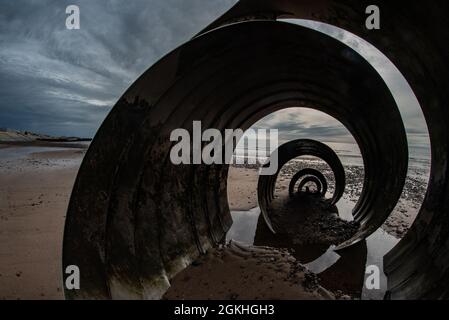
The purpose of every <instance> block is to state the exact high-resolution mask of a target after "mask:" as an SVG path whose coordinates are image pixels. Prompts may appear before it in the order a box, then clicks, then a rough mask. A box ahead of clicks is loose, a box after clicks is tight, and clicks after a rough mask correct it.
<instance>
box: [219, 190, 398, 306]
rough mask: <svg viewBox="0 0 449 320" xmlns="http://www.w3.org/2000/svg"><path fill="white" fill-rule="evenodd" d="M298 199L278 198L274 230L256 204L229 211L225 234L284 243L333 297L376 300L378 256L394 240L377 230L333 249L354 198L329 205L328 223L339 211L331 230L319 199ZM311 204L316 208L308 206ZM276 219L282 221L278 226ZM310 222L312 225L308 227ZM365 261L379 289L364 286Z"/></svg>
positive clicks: (274, 244)
mask: <svg viewBox="0 0 449 320" xmlns="http://www.w3.org/2000/svg"><path fill="white" fill-rule="evenodd" d="M310 196H311V195H306V197H310ZM296 200H298V199H296ZM301 200H302V201H300V203H298V202H295V203H294V204H292V205H290V206H289V205H285V203H284V206H283V208H284V209H282V210H276V212H279V211H280V212H283V214H280V217H278V218H277V219H276V218H275V217H274V218H273V221H274V223H277V230H281V231H280V232H277V233H276V234H273V233H271V232H270V231H269V230H268V228H267V227H266V225H265V223H264V221H263V218H262V216H261V215H260V210H259V208H253V209H252V210H249V211H233V212H231V214H232V217H233V220H234V223H233V226H232V228H231V230H229V232H228V234H227V241H229V240H231V239H233V240H236V241H239V242H242V243H246V244H250V245H256V246H267V247H274V248H287V249H289V252H290V253H291V254H292V256H293V257H295V258H296V259H297V261H298V262H300V263H302V264H303V265H305V266H306V267H307V268H308V269H309V270H310V271H312V272H314V273H316V274H318V276H319V278H320V284H321V285H322V286H323V287H325V288H327V289H329V290H331V291H333V292H334V293H335V294H336V296H337V297H338V296H339V295H349V296H350V297H352V298H356V299H382V298H383V296H384V294H385V290H386V277H385V275H384V274H383V271H382V270H383V265H382V259H383V256H384V255H385V253H386V252H388V251H389V250H390V249H391V248H392V247H393V246H394V245H395V244H396V243H397V242H398V241H399V240H398V239H396V238H394V237H393V236H390V235H389V234H387V233H386V232H385V231H383V230H382V229H379V230H377V231H376V232H375V233H374V234H373V235H372V236H370V237H369V238H368V239H367V240H366V241H363V242H361V243H359V244H358V245H356V246H353V247H351V248H349V249H345V250H342V251H339V252H338V253H337V252H335V251H334V250H333V247H334V246H335V245H336V244H338V242H339V241H340V240H341V239H342V237H343V238H344V237H345V236H348V235H347V234H345V232H343V233H342V232H341V228H343V230H351V228H350V225H346V224H345V222H346V223H350V222H351V220H352V215H351V210H352V207H353V206H354V203H353V202H351V201H349V200H346V199H342V200H341V201H340V202H339V204H338V205H337V208H336V207H332V208H330V209H329V210H327V211H326V212H327V213H325V214H327V215H329V218H330V219H332V220H333V222H335V221H337V220H334V219H335V216H332V215H335V214H338V215H339V218H338V221H337V222H338V223H337V229H335V224H334V223H332V224H327V223H326V220H327V219H328V218H327V217H326V216H324V219H323V216H322V215H321V214H322V213H323V211H322V210H323V207H320V206H316V203H315V201H320V200H319V199H308V200H307V198H306V201H304V198H302V199H301ZM284 201H287V200H285V199H284ZM308 204H309V205H308ZM285 208H287V210H285ZM313 208H318V209H319V210H315V211H314V210H313ZM318 211H320V212H321V214H319V213H318ZM304 215H305V216H304ZM313 215H315V217H313ZM282 224H285V225H284V226H283V227H282ZM314 226H316V227H317V229H316V228H315V229H314V228H313V227H314ZM348 227H349V229H348ZM311 228H312V229H311ZM339 228H340V230H339ZM368 265H376V266H377V267H378V268H379V270H380V272H381V274H380V276H381V277H380V285H381V287H380V289H379V290H376V289H372V290H368V289H367V288H366V287H365V286H364V284H365V279H366V277H367V275H366V274H365V268H366V266H368Z"/></svg>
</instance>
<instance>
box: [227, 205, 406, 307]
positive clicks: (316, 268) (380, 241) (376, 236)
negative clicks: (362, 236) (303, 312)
mask: <svg viewBox="0 0 449 320" xmlns="http://www.w3.org/2000/svg"><path fill="white" fill-rule="evenodd" d="M354 205H355V204H354V202H351V201H349V200H347V199H341V200H340V201H339V203H338V204H337V208H338V209H339V214H340V217H341V218H342V219H344V220H347V221H351V220H352V208H353V207H354ZM259 215H260V209H259V208H258V207H257V208H254V209H251V210H249V211H231V216H232V219H233V221H234V223H233V224H232V227H231V229H230V230H229V232H228V234H227V235H226V240H227V241H229V240H231V239H233V240H236V241H239V242H242V243H245V244H248V245H253V244H254V238H255V234H256V230H257V223H258V219H259ZM398 241H399V239H397V238H395V237H393V236H391V235H389V234H388V233H387V232H385V231H384V230H382V229H379V230H377V231H376V232H375V233H373V234H372V235H371V236H370V237H368V238H367V239H366V247H367V250H366V252H367V253H366V264H365V268H366V267H367V266H369V265H375V266H377V267H378V268H379V271H380V289H372V290H368V289H367V288H366V286H365V285H363V287H362V290H361V291H362V295H361V299H363V300H373V299H374V300H377V299H383V297H384V295H385V292H386V287H387V278H386V276H385V274H384V273H383V256H384V255H385V254H386V253H387V252H388V251H390V250H391V249H392V248H393V247H394V246H395V245H396V244H397V243H398ZM359 258H364V257H359ZM341 259H342V258H341V256H340V255H339V254H338V253H336V252H334V251H333V247H330V248H328V249H327V250H326V252H325V253H323V254H322V255H321V256H319V257H318V258H317V259H315V260H313V261H312V262H309V263H307V264H305V266H306V267H307V268H308V269H309V270H310V271H312V272H314V273H321V272H324V271H326V270H331V268H332V267H333V266H335V265H336V263H337V262H338V261H340V260H341ZM350 259H352V258H350ZM362 261H363V260H362ZM340 263H341V264H344V262H343V261H340ZM362 268H363V267H362ZM361 271H363V272H364V270H361ZM368 276H369V275H367V274H365V277H364V279H365V281H366V278H367V277H368ZM365 281H363V284H365Z"/></svg>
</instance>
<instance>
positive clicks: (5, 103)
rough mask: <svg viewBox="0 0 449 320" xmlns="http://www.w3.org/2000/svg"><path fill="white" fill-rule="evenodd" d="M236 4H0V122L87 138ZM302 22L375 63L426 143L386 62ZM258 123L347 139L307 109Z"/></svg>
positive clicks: (196, 0)
mask: <svg viewBox="0 0 449 320" xmlns="http://www.w3.org/2000/svg"><path fill="white" fill-rule="evenodd" d="M236 2H237V1H236V0H132V1H122V0H109V1H107V0H96V1H95V0H84V1H79V0H78V1H76V0H71V1H63V0H28V1H25V0H2V1H0V127H7V128H13V129H19V130H29V131H35V132H40V133H48V134H53V135H76V136H82V137H92V136H93V135H94V134H95V132H96V130H97V129H98V127H99V125H100V124H101V122H102V120H103V119H104V118H105V116H106V115H107V113H108V112H109V110H110V109H111V107H112V106H113V105H114V104H115V102H116V101H117V100H118V98H119V97H120V96H121V95H122V94H123V93H124V91H125V90H126V88H128V87H129V86H130V85H131V84H132V83H133V81H134V80H135V79H136V78H137V77H138V76H139V75H140V74H142V73H143V72H144V71H145V70H146V69H148V68H149V67H150V66H151V65H152V64H153V63H155V62H156V61H157V60H158V59H159V58H161V57H162V56H163V55H165V54H166V53H168V52H169V51H171V50H172V49H174V48H175V47H177V46H178V45H180V44H182V43H183V42H185V41H186V40H188V39H189V38H191V37H192V36H193V35H195V34H196V33H197V32H199V31H200V30H201V29H203V28H204V27H205V26H206V25H208V24H209V23H210V22H212V21H213V20H215V19H216V18H217V17H219V16H220V15H221V14H222V13H224V12H225V11H226V10H227V9H229V8H230V7H231V6H232V5H233V4H234V3H236ZM69 4H76V5H78V6H79V7H80V11H81V29H80V30H67V29H66V27H65V20H66V17H67V15H66V14H65V9H66V7H67V5H69ZM187 17H189V18H187ZM302 24H304V22H302ZM306 24H307V25H308V26H311V27H314V28H318V29H320V30H322V31H325V32H326V33H328V34H330V35H332V36H334V37H336V38H337V39H339V40H342V41H344V42H346V43H348V44H349V45H351V46H352V47H354V48H355V49H356V50H358V51H359V52H360V53H362V55H364V56H365V57H366V58H367V59H368V60H369V61H370V62H372V63H373V64H377V67H378V71H379V72H380V73H381V74H382V75H383V76H384V78H385V80H386V82H387V84H389V86H390V88H391V89H392V91H393V94H394V95H395V98H396V101H397V102H398V105H399V107H400V109H401V112H402V115H403V117H404V119H405V123H406V126H407V129H408V132H409V134H410V135H409V138H411V139H412V140H413V141H412V142H415V143H420V144H422V143H424V144H425V143H427V137H426V127H425V124H424V121H423V118H422V114H421V111H420V110H419V105H418V104H417V102H416V99H415V98H414V97H413V95H410V88H409V87H408V85H407V83H406V82H405V81H404V79H403V78H402V76H401V75H400V73H399V72H398V71H397V70H395V68H394V66H392V65H391V64H389V63H388V60H386V59H385V58H384V57H383V56H382V55H381V54H379V53H378V52H376V50H373V49H372V48H370V46H369V45H368V44H366V43H364V42H363V41H361V40H360V39H356V38H355V37H353V36H351V35H348V34H347V33H345V32H343V31H342V30H339V29H335V28H331V27H328V26H325V25H322V24H321V25H317V24H313V25H312V24H310V23H306ZM265 125H266V126H268V127H276V128H279V129H280V132H281V134H283V135H284V136H286V137H288V138H290V136H291V137H293V138H294V137H298V135H299V136H301V137H309V138H319V139H320V140H323V141H334V142H335V141H341V142H349V141H352V139H351V137H350V136H349V134H348V132H347V130H346V129H345V128H344V127H343V126H342V125H340V124H339V123H338V122H337V121H335V120H334V119H332V118H331V117H329V116H327V115H325V114H322V113H320V112H316V111H313V110H307V109H288V110H284V111H281V112H279V113H276V114H273V115H270V116H268V117H267V118H266V119H264V120H263V121H261V122H259V123H258V126H259V127H260V126H265Z"/></svg>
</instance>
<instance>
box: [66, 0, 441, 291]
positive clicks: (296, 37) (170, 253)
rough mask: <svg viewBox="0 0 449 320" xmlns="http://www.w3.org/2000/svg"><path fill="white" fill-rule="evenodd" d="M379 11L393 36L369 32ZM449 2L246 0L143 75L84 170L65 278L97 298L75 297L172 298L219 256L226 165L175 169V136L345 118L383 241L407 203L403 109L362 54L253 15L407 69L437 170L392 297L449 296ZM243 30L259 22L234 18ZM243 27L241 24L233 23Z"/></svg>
mask: <svg viewBox="0 0 449 320" xmlns="http://www.w3.org/2000/svg"><path fill="white" fill-rule="evenodd" d="M370 4H377V5H378V6H379V7H380V9H381V12H382V22H381V23H382V25H381V26H382V27H381V30H376V31H370V30H367V29H366V28H365V19H366V14H365V8H366V7H367V6H368V5H370ZM447 12H449V3H448V2H446V1H435V2H434V1H432V2H408V1H407V2H405V1H394V2H393V1H375V3H372V2H371V1H370V2H368V1H359V0H347V1H337V0H334V1H332V0H327V1H324V0H323V1H301V0H297V1H294V0H290V1H289V0H282V1H274V0H271V1H269V0H257V1H256V0H242V1H240V2H239V3H238V4H237V5H236V6H235V7H234V8H233V9H231V10H230V11H229V12H228V13H227V14H225V15H224V16H223V17H222V18H220V19H218V20H217V21H216V22H215V23H213V24H212V25H211V26H209V27H208V28H207V29H206V30H205V31H207V32H204V33H203V34H201V35H198V36H197V37H195V38H194V39H192V40H191V41H189V42H187V43H186V44H184V45H183V46H181V47H180V48H178V49H176V50H175V51H173V52H172V53H170V54H169V55H167V56H166V57H164V58H163V59H161V60H160V61H159V62H158V63H157V64H156V65H154V66H153V67H151V68H150V69H149V70H148V71H147V72H146V73H144V74H143V75H142V76H141V77H140V78H139V79H138V80H137V81H136V82H135V83H134V84H133V85H132V86H131V88H130V89H129V90H128V91H127V92H126V93H125V94H124V96H123V97H122V98H121V99H120V101H119V102H118V103H117V105H116V106H115V107H114V109H113V110H112V112H111V113H110V114H109V115H108V117H107V119H106V120H105V122H104V123H103V125H102V127H101V128H100V130H99V132H98V133H97V135H96V137H95V139H94V141H93V142H92V145H91V147H90V149H89V151H88V153H87V154H86V157H85V160H84V161H83V164H82V167H81V170H80V173H79V175H78V178H77V181H76V184H75V187H74V190H73V193H72V198H71V201H70V206H69V210H68V214H67V222H66V227H65V234H64V254H63V268H65V266H67V265H70V264H76V265H78V266H79V267H80V270H81V283H82V289H81V290H76V291H66V297H67V298H142V299H145V298H160V297H161V295H162V294H163V293H164V292H165V290H166V288H167V287H168V286H169V281H170V279H171V278H172V277H173V276H174V275H175V274H176V273H177V272H179V271H180V270H182V269H183V268H184V267H185V266H186V265H188V264H189V263H190V261H192V259H194V258H195V257H196V256H197V255H199V254H201V253H202V252H204V251H205V250H207V248H209V247H211V246H214V245H216V244H217V243H218V242H219V241H220V240H221V239H222V238H223V236H224V235H225V233H226V231H227V230H228V229H229V227H230V225H231V223H232V220H231V217H230V214H229V208H228V204H227V198H226V177H227V169H228V168H227V166H226V165H213V166H207V165H194V166H193V165H191V166H188V165H180V166H175V165H173V164H172V163H171V162H170V160H169V157H168V154H169V150H170V147H171V146H172V143H171V142H170V141H169V135H170V132H171V130H173V129H176V128H186V129H188V130H191V126H192V121H193V120H201V121H202V124H203V127H210V128H217V129H219V130H221V131H223V130H224V129H225V128H231V129H232V128H238V127H240V128H242V129H246V128H248V127H250V126H251V125H252V124H253V123H255V122H256V121H257V120H258V119H260V118H262V117H263V116H265V115H267V114H269V113H271V112H274V111H276V110H280V109H282V108H286V107H291V106H303V107H310V108H315V109H317V110H320V111H323V112H326V113H328V114H329V115H331V116H333V117H335V118H336V119H337V120H339V121H340V122H342V123H343V124H344V125H345V126H346V127H347V128H348V130H349V131H350V132H351V133H352V135H353V136H354V138H355V139H356V141H357V143H358V144H359V147H360V150H361V153H362V156H363V159H364V166H365V181H364V185H363V191H362V194H361V197H360V200H359V201H358V203H357V205H356V207H355V209H354V214H355V216H354V217H355V219H356V220H358V221H359V222H360V225H361V229H360V231H359V233H358V234H357V235H356V237H355V238H353V239H351V240H350V241H348V242H347V243H345V244H343V245H342V247H345V246H350V245H352V244H353V243H356V242H357V241H359V240H361V239H363V238H365V237H366V236H367V235H369V234H370V233H372V232H373V231H375V230H376V229H377V228H378V227H379V226H380V225H381V224H382V222H383V221H384V220H385V219H386V217H387V216H388V214H389V213H390V212H391V210H392V209H393V208H394V206H395V204H396V202H397V200H398V198H399V196H400V193H401V190H402V187H403V183H404V179H405V174H406V170H407V143H406V138H405V131H404V127H403V124H402V121H401V118H400V115H399V112H398V111H397V108H396V105H395V102H394V100H393V98H392V96H391V94H390V93H389V91H388V88H387V87H386V86H385V84H384V82H383V81H382V79H381V78H380V77H379V75H378V74H377V73H376V72H375V70H374V69H373V68H372V67H371V66H369V65H368V63H367V62H366V61H365V60H364V59H363V58H362V57H360V56H359V55H358V54H357V53H355V52H354V51H352V50H351V49H349V48H348V47H346V46H344V45H343V44H341V43H339V42H338V41H336V40H334V39H331V38H329V37H327V36H325V35H323V34H320V33H318V32H316V31H312V30H308V29H305V28H302V27H299V26H293V25H289V24H284V23H279V22H274V21H255V20H254V19H256V20H257V19H262V18H263V19H274V18H275V17H278V16H282V17H290V18H305V19H313V20H317V21H322V22H327V23H330V24H333V25H336V26H338V27H341V28H343V29H346V30H348V31H350V32H352V33H354V34H356V35H358V36H360V37H362V38H364V39H365V40H367V41H368V42H370V43H371V44H373V45H374V46H376V47H377V48H378V49H380V50H381V51H382V52H383V53H384V54H385V55H386V56H387V57H388V58H390V60H391V61H392V62H393V63H394V64H395V65H396V66H397V67H398V68H399V70H400V71H401V72H402V73H403V75H404V76H405V77H406V79H407V80H408V82H409V83H410V85H411V87H412V89H413V91H414V92H415V94H416V96H417V98H418V100H419V102H420V104H421V106H422V109H423V112H424V115H425V117H426V121H427V124H428V127H429V134H430V139H431V144H432V170H431V178H430V182H429V188H428V190H427V194H426V198H425V200H424V204H423V206H422V208H421V211H420V213H419V215H418V218H417V220H416V221H415V223H414V225H413V226H412V228H411V230H410V231H409V232H408V233H407V235H406V236H405V237H404V239H403V240H402V241H401V242H400V243H399V245H398V246H397V247H396V248H394V249H393V250H392V252H390V253H389V254H388V255H387V257H386V259H385V271H386V273H387V275H388V280H389V295H388V296H389V297H390V298H393V299H396V298H447V297H448V295H449V293H448V292H449V290H448V288H447V283H449V270H448V266H449V222H448V221H449V220H448V219H447V216H446V215H447V212H448V211H449V210H448V209H449V196H448V195H449V192H448V191H449V190H448V188H449V185H448V179H447V174H448V161H447V160H448V147H449V132H448V131H449V128H448V126H447V123H448V122H449V111H448V109H447V107H446V103H447V101H449V91H448V90H447V79H448V78H449V74H448V68H447V61H449V47H448V44H447V42H445V41H442V39H447V38H449V28H447V20H446V16H445V15H446V14H447ZM236 21H245V22H240V23H235V22H236ZM228 23H232V24H231V25H227V24H228Z"/></svg>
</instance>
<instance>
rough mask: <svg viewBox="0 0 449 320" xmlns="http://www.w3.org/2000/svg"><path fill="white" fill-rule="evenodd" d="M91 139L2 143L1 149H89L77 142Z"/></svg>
mask: <svg viewBox="0 0 449 320" xmlns="http://www.w3.org/2000/svg"><path fill="white" fill-rule="evenodd" d="M89 141H91V140H90V139H86V140H84V139H80V140H76V141H73V142H72V141H68V140H66V141H64V140H59V139H58V140H51V139H49V140H32V141H0V149H3V148H10V147H55V148H74V149H87V145H86V144H85V143H84V144H83V143H77V142H89Z"/></svg>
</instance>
